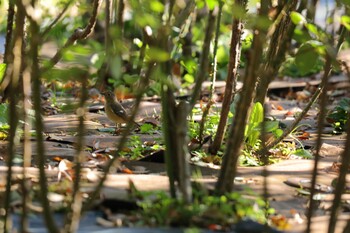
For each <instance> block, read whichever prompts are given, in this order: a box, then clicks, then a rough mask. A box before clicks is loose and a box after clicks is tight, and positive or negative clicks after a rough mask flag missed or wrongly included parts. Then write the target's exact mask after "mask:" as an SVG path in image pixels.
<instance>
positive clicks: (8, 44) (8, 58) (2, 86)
mask: <svg viewBox="0 0 350 233" xmlns="http://www.w3.org/2000/svg"><path fill="white" fill-rule="evenodd" d="M14 15H15V5H14V3H13V1H9V7H8V13H7V26H6V38H5V54H4V63H5V64H7V66H6V69H9V64H11V63H12V62H13V54H12V52H11V49H12V48H13V41H12V36H13V35H12V34H13V20H14ZM6 72H7V71H6ZM10 77H11V76H10V75H5V77H4V78H3V80H2V81H1V83H0V91H1V92H2V91H4V92H5V93H4V98H3V99H2V101H5V100H6V95H7V93H6V92H7V89H8V86H9V84H10V82H11V80H10Z"/></svg>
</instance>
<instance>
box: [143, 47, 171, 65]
mask: <svg viewBox="0 0 350 233" xmlns="http://www.w3.org/2000/svg"><path fill="white" fill-rule="evenodd" d="M146 58H147V59H148V60H151V61H158V62H164V61H168V60H169V59H170V55H169V53H168V52H166V51H164V50H162V49H160V48H156V47H150V48H148V49H147V50H146Z"/></svg>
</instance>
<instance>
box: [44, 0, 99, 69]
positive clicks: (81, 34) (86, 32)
mask: <svg viewBox="0 0 350 233" xmlns="http://www.w3.org/2000/svg"><path fill="white" fill-rule="evenodd" d="M101 2H102V0H94V2H93V5H92V14H91V17H90V20H89V23H88V24H87V25H86V27H85V28H84V29H80V28H78V29H76V30H75V31H74V32H73V34H72V35H71V36H70V37H69V38H68V40H67V41H66V43H65V44H64V46H63V47H62V48H61V49H59V50H58V51H57V52H56V54H55V55H54V56H53V57H52V58H51V60H50V63H49V65H48V67H44V70H43V71H45V70H48V69H50V68H51V67H53V66H54V65H56V64H57V62H59V61H60V60H61V58H62V54H63V51H64V50H65V49H66V48H68V47H69V46H71V45H73V44H74V43H75V42H76V41H78V40H84V39H86V38H87V37H88V36H90V34H91V33H92V32H93V29H94V27H95V24H96V20H97V13H98V10H99V8H100V5H101Z"/></svg>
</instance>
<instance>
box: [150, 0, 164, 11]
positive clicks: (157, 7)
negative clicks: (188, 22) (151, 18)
mask: <svg viewBox="0 0 350 233" xmlns="http://www.w3.org/2000/svg"><path fill="white" fill-rule="evenodd" d="M150 8H151V10H153V11H155V12H158V13H161V12H163V11H164V5H163V3H161V2H159V1H157V0H155V1H151V2H150Z"/></svg>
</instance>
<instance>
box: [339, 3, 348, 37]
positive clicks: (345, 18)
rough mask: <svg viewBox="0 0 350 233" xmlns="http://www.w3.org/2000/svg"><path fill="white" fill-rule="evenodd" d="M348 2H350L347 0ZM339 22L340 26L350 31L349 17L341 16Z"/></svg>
mask: <svg viewBox="0 0 350 233" xmlns="http://www.w3.org/2000/svg"><path fill="white" fill-rule="evenodd" d="M349 1H350V0H349ZM340 22H341V24H342V25H343V26H344V27H345V28H346V29H347V30H349V31H350V17H349V16H347V15H343V16H342V17H341V18H340Z"/></svg>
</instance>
